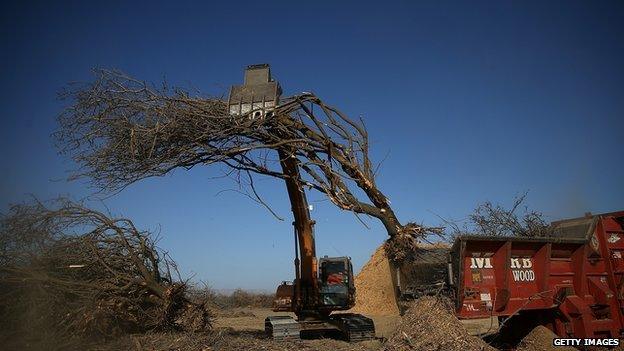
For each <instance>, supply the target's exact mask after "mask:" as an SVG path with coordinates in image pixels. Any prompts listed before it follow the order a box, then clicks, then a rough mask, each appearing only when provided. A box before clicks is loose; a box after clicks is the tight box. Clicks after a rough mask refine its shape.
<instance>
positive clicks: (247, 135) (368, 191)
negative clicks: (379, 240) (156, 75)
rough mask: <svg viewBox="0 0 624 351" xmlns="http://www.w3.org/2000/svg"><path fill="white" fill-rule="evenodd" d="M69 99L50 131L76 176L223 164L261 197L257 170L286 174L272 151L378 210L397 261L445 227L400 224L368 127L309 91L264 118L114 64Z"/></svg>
mask: <svg viewBox="0 0 624 351" xmlns="http://www.w3.org/2000/svg"><path fill="white" fill-rule="evenodd" d="M63 96H64V97H65V98H67V99H69V100H70V102H71V104H70V106H69V107H68V108H67V109H66V110H65V111H64V112H63V113H62V114H61V115H60V117H59V122H60V128H59V130H58V131H57V132H56V133H55V136H56V139H57V141H58V145H59V147H60V150H61V152H62V153H64V154H67V155H69V156H71V157H72V158H73V159H74V160H75V161H76V162H77V163H78V164H79V165H80V167H79V169H78V170H77V171H76V172H75V173H74V175H73V177H75V178H79V177H86V178H87V179H89V180H90V181H91V183H92V184H93V185H94V186H96V187H97V188H99V189H101V190H104V191H116V190H119V189H122V188H124V187H125V186H127V185H129V184H131V183H134V182H136V181H138V180H141V179H144V178H148V177H152V176H162V175H165V174H167V173H169V172H171V171H173V170H175V169H178V168H186V169H189V168H192V167H194V166H196V165H210V164H220V165H222V166H224V167H225V169H226V172H227V174H228V175H229V176H231V177H232V178H234V179H236V180H238V181H239V182H240V183H241V184H244V185H245V186H246V189H247V190H248V191H249V194H251V195H252V196H254V197H255V198H256V199H257V200H258V201H259V202H261V203H262V204H265V203H264V202H263V201H262V200H261V199H260V197H259V196H258V193H257V191H256V190H255V188H254V182H253V178H254V175H256V174H260V175H267V176H271V177H276V178H282V179H284V178H286V177H288V175H287V174H285V173H284V172H283V171H282V170H281V168H279V159H278V156H277V155H278V152H276V151H279V152H280V153H281V154H282V155H286V156H285V157H294V158H296V159H297V163H298V166H299V168H300V170H301V173H302V176H303V178H304V179H303V182H304V183H305V184H303V185H304V186H307V187H308V188H310V189H314V190H316V191H319V192H320V193H322V194H324V195H325V196H326V197H327V198H328V199H329V200H330V201H331V202H332V203H333V204H334V205H336V206H338V207H339V208H341V209H343V210H347V211H351V212H353V213H354V214H356V216H358V215H368V216H372V217H374V218H377V219H379V220H380V221H381V222H382V223H383V225H384V227H385V229H386V230H387V232H388V235H389V237H390V240H389V241H388V245H387V251H388V254H389V256H390V257H391V258H392V259H394V260H398V261H400V260H401V259H403V258H404V257H405V254H406V252H409V251H410V249H411V248H413V247H414V245H415V244H416V242H417V241H418V240H421V239H423V238H425V237H426V236H427V235H428V234H432V233H441V228H428V227H424V226H422V225H419V224H417V223H413V222H410V223H402V222H401V221H399V219H398V218H397V216H396V215H395V212H394V211H393V209H392V208H391V206H390V202H389V201H388V198H387V196H386V195H385V194H384V193H383V192H382V191H381V190H380V189H379V188H378V187H377V185H376V182H375V172H376V169H375V167H374V166H373V163H372V162H371V160H370V158H369V143H368V132H367V130H366V128H365V126H364V124H363V122H362V121H355V120H352V119H350V118H348V117H347V116H346V115H345V114H343V113H341V112H340V111H339V110H338V109H336V108H334V107H331V106H328V105H326V104H325V103H324V102H323V101H321V99H319V98H318V97H316V96H315V95H314V94H310V93H305V94H301V95H295V96H291V97H288V98H285V99H282V101H281V103H280V104H279V105H278V106H276V107H275V109H274V110H273V111H272V114H271V116H270V117H266V118H250V117H249V116H246V115H243V116H233V115H230V114H229V113H228V108H227V104H226V102H225V101H223V100H222V99H218V98H202V97H194V96H191V95H190V94H189V93H188V92H187V91H185V90H183V89H177V88H176V89H170V88H167V87H166V86H165V85H163V87H162V88H156V87H154V86H151V85H148V84H146V83H144V82H142V81H139V80H136V79H133V78H131V77H128V76H127V75H124V74H122V73H120V72H117V71H109V70H97V71H95V79H94V80H93V81H92V82H91V83H87V84H80V85H74V86H70V87H69V88H68V90H67V91H66V92H65V93H64V94H63Z"/></svg>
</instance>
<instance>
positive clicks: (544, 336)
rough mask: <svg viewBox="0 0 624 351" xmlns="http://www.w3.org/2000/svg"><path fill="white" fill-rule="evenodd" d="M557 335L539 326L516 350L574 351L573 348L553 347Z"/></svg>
mask: <svg viewBox="0 0 624 351" xmlns="http://www.w3.org/2000/svg"><path fill="white" fill-rule="evenodd" d="M556 337H557V335H556V334H555V333H553V332H552V331H550V329H548V328H546V327H544V326H541V325H540V326H537V327H536V328H535V329H533V330H532V331H531V332H530V333H529V334H528V335H527V336H525V337H524V339H522V341H520V343H519V344H518V347H517V348H516V350H518V351H551V350H552V351H554V350H557V351H574V350H576V349H575V348H574V347H571V346H557V347H555V346H553V344H552V343H553V339H554V338H556Z"/></svg>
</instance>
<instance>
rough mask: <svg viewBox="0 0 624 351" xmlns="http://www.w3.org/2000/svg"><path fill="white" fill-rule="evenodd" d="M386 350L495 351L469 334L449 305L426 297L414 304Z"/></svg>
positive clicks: (437, 299) (443, 301)
mask: <svg viewBox="0 0 624 351" xmlns="http://www.w3.org/2000/svg"><path fill="white" fill-rule="evenodd" d="M385 350H387V351H403V350H422V351H428V350H431V351H433V350H450V351H454V350H458V351H459V350H475V351H476V350H488V351H490V350H492V351H494V350H495V349H494V348H493V347H491V346H489V345H488V344H486V343H485V342H484V341H483V340H481V339H479V338H478V337H476V336H471V335H469V334H468V332H467V331H466V329H465V328H464V326H463V325H462V324H461V323H460V322H459V320H458V319H457V318H456V317H455V316H454V315H453V312H452V309H451V306H450V303H449V302H447V301H445V300H442V299H439V298H435V297H423V298H420V299H418V300H415V301H414V302H413V303H412V304H411V306H410V308H409V309H408V310H407V313H405V315H404V316H403V318H402V320H401V323H400V324H399V325H398V326H397V328H396V331H395V332H394V333H393V334H392V336H391V337H390V338H389V339H388V342H387V343H386V344H385Z"/></svg>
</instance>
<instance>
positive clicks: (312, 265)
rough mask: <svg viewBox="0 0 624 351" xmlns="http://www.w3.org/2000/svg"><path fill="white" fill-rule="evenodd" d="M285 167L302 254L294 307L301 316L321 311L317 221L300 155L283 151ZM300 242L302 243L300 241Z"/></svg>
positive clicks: (297, 264)
mask: <svg viewBox="0 0 624 351" xmlns="http://www.w3.org/2000/svg"><path fill="white" fill-rule="evenodd" d="M278 153H279V157H280V163H281V165H282V170H283V172H284V174H285V175H286V179H285V181H286V188H287V190H288V197H289V198H290V206H291V209H292V213H293V216H294V222H293V225H294V227H295V243H296V245H298V246H299V256H300V257H301V261H299V257H297V258H295V271H296V272H295V273H296V279H295V286H294V288H295V291H294V293H295V296H294V299H293V309H294V311H295V313H296V314H297V315H298V316H299V318H304V319H305V318H306V317H312V316H316V315H317V314H318V311H317V310H316V309H315V307H316V306H317V305H318V296H319V287H318V280H317V277H318V263H317V260H316V246H315V243H314V231H313V226H314V221H313V220H311V219H310V211H309V208H308V201H307V199H306V196H305V192H304V190H303V187H302V186H301V177H300V175H299V165H298V164H297V162H298V161H297V158H296V157H295V156H292V155H289V154H288V153H286V152H285V151H282V150H280V151H279V152H278ZM297 243H298V244H297Z"/></svg>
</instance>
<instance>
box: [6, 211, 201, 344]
mask: <svg viewBox="0 0 624 351" xmlns="http://www.w3.org/2000/svg"><path fill="white" fill-rule="evenodd" d="M0 261H1V262H0V263H1V266H0V320H2V331H3V334H4V333H10V332H13V333H23V332H25V331H26V332H27V331H29V330H31V331H33V333H34V334H36V337H37V338H41V337H42V336H43V335H47V334H49V335H52V336H51V337H53V338H54V340H56V341H57V342H58V341H59V340H69V339H75V338H81V337H90V338H91V337H96V338H97V337H107V336H111V335H116V334H119V333H122V332H138V331H146V330H153V329H168V328H180V327H184V328H190V329H195V330H197V329H202V328H204V327H208V326H209V322H210V321H209V315H208V313H207V310H206V308H205V307H204V306H203V305H200V304H196V303H193V302H191V301H189V300H188V299H187V298H186V297H185V290H186V284H185V283H184V282H183V281H181V280H180V278H179V274H177V270H176V269H175V263H174V262H173V261H172V260H171V259H170V257H169V256H168V255H167V254H166V253H165V252H163V251H161V250H159V249H158V248H157V247H156V244H155V238H154V237H153V236H152V235H151V234H150V233H149V232H145V231H140V230H138V229H137V228H136V227H135V226H134V224H133V223H132V222H131V221H130V220H128V219H124V218H111V217H110V216H107V215H105V214H103V213H101V212H98V211H95V210H92V209H88V208H86V207H83V206H82V205H80V204H77V203H73V202H71V201H68V200H64V199H59V200H56V201H53V202H52V203H51V204H49V205H46V204H43V203H41V202H38V201H35V202H34V203H31V204H24V205H16V206H13V207H11V209H10V211H9V212H8V213H7V214H5V215H3V217H2V218H1V221H0ZM25 338H27V337H26V336H25Z"/></svg>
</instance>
